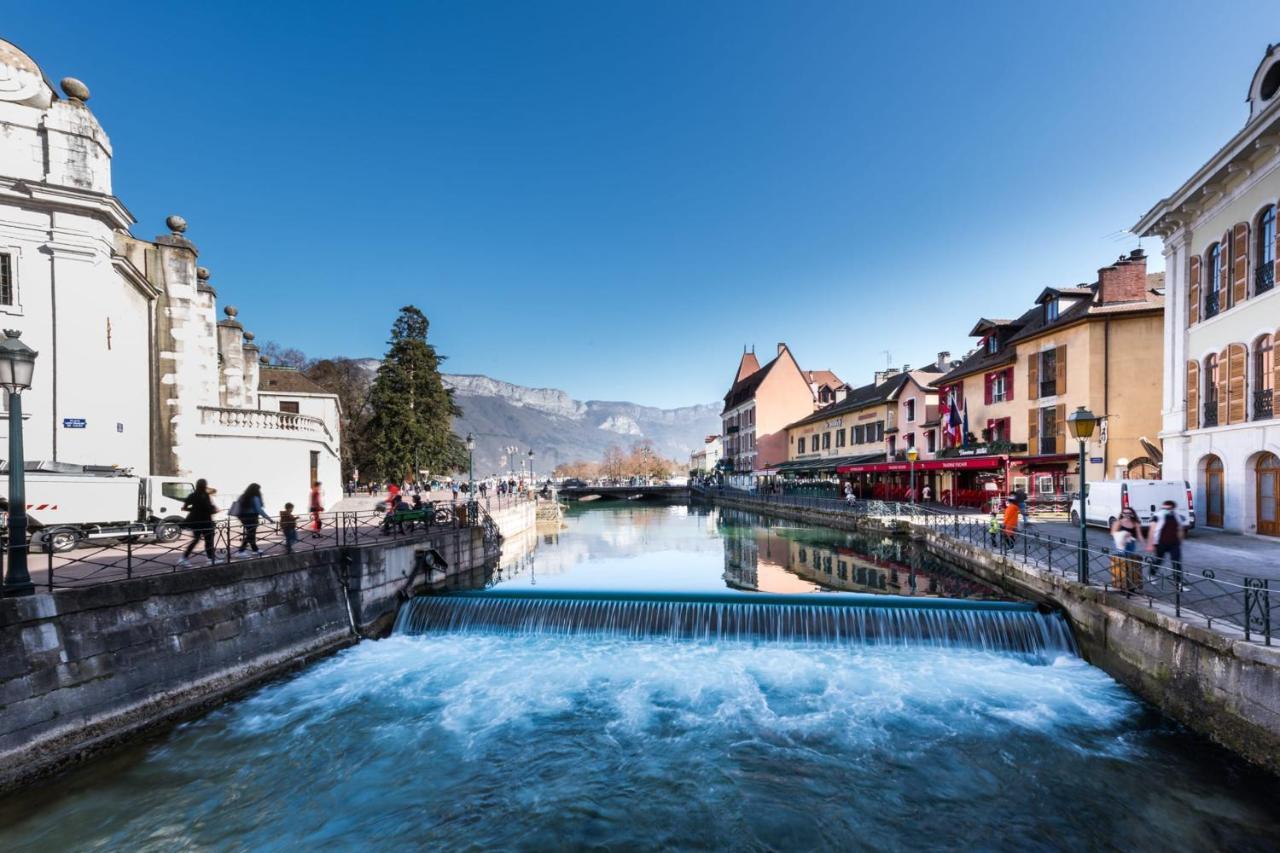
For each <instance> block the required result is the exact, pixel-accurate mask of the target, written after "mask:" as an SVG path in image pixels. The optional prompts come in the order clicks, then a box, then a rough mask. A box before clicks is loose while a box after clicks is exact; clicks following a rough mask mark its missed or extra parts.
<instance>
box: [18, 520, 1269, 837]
mask: <svg viewBox="0 0 1280 853" xmlns="http://www.w3.org/2000/svg"><path fill="white" fill-rule="evenodd" d="M486 587H487V589H482V590H471V591H468V592H466V593H465V594H463V595H461V596H457V597H455V598H451V599H448V600H445V601H441V600H439V599H434V600H424V599H419V600H417V601H415V602H413V603H411V604H410V605H409V606H408V607H407V608H406V609H405V611H404V612H403V613H402V615H401V620H400V623H399V625H398V627H397V632H396V633H395V634H394V635H393V636H391V637H389V638H388V639H385V640H381V641H377V642H364V643H361V644H359V645H358V646H355V647H353V648H351V649H348V650H346V651H344V652H342V653H340V654H338V655H335V656H333V657H332V658H329V659H327V660H325V661H322V662H320V663H318V664H316V665H314V666H312V667H310V668H308V669H307V670H305V671H304V672H302V673H300V674H298V675H297V676H295V677H292V678H290V679H288V680H286V681H281V682H277V683H274V684H271V685H268V686H266V687H264V688H262V689H260V690H258V691H257V692H256V693H254V694H253V695H251V696H249V697H248V698H246V699H244V700H242V701H239V702H236V703H233V704H231V705H228V706H226V707H223V708H221V709H219V710H217V711H214V712H212V713H210V714H208V715H206V716H204V717H202V718H201V719H199V720H196V721H193V722H190V723H187V724H185V725H182V726H180V727H178V728H177V729H175V730H173V731H171V732H169V733H168V734H166V735H164V736H163V737H161V738H159V739H157V740H155V741H153V742H151V743H147V744H142V745H139V746H137V747H135V748H133V749H130V750H127V751H122V752H119V753H115V754H113V755H111V756H110V757H108V758H105V759H103V760H100V761H98V762H96V763H95V764H93V765H91V766H88V767H85V768H82V769H81V770H79V771H76V772H74V773H71V774H69V775H67V776H64V777H62V778H60V779H58V780H56V782H54V783H53V784H50V785H46V786H42V787H40V788H38V789H36V790H32V791H29V792H26V793H24V794H23V795H20V796H15V797H11V798H9V799H8V800H7V801H6V802H5V803H4V804H3V806H2V807H0V848H3V849H57V850H62V849H120V850H173V849H275V850H292V849H300V848H316V849H343V848H354V847H363V848H370V849H374V848H376V849H454V848H459V847H467V848H472V849H486V848H498V849H534V850H538V849H557V850H558V849H576V848H583V847H598V848H602V849H655V848H677V849H683V848H691V847H692V848H715V849H735V850H737V849H748V850H750V849H760V850H808V849H840V850H844V849H851V848H856V849H911V850H916V849H943V848H946V849H951V848H956V847H961V846H965V847H977V848H983V849H1010V850H1013V849H1017V850H1023V849H1098V848H1105V849H1140V850H1147V849H1165V850H1210V849H1212V850H1273V849H1276V844H1277V839H1278V838H1280V816H1278V815H1277V810H1276V809H1275V807H1274V803H1275V801H1276V800H1275V796H1276V794H1277V788H1276V784H1275V781H1274V780H1273V779H1272V778H1271V777H1268V776H1266V775H1264V774H1262V773H1259V772H1256V771H1254V770H1251V769H1250V768H1248V767H1246V766H1244V765H1243V764H1242V763H1241V762H1238V761H1236V760H1234V759H1233V758H1231V757H1230V756H1229V755H1227V754H1225V753H1224V752H1223V751H1221V750H1219V749H1217V748H1214V747H1212V746H1210V745H1208V744H1206V743H1205V742H1204V741H1202V740H1201V739H1199V738H1197V737H1195V736H1193V735H1191V734H1189V733H1187V732H1185V731H1184V730H1182V729H1181V728H1180V727H1178V726H1176V725H1173V724H1171V723H1170V722H1169V721H1168V720H1166V719H1164V718H1163V717H1161V716H1160V715H1159V714H1158V713H1156V712H1155V711H1153V710H1152V709H1151V708H1150V707H1148V706H1146V705H1145V704H1144V703H1142V702H1141V701H1139V700H1138V699H1137V698H1136V697H1134V696H1133V695H1132V694H1131V693H1129V692H1128V691H1127V690H1125V689H1124V688H1123V687H1121V686H1120V685H1118V684H1117V683H1116V682H1115V681H1113V680H1112V679H1111V678H1110V677H1108V676H1107V675H1106V674H1105V673H1103V672H1101V671H1100V670H1098V669H1095V668H1093V667H1091V666H1089V665H1088V664H1086V663H1085V662H1083V661H1082V660H1081V659H1080V658H1079V657H1077V656H1076V655H1075V653H1074V651H1073V649H1074V646H1073V645H1072V643H1071V639H1070V636H1069V634H1068V633H1066V632H1065V631H1063V630H1061V628H1062V627H1063V623H1062V622H1061V620H1060V619H1059V618H1058V617H1056V616H1054V615H1052V614H1039V613H1036V612H1034V610H1031V609H1028V608H1026V607H1024V606H1022V605H1020V604H1019V603H1016V602H1006V601H1004V600H1003V599H1004V598H1005V597H1004V596H1001V595H999V594H998V593H997V591H996V590H994V589H991V588H989V587H987V586H985V585H983V584H981V583H977V582H974V581H972V580H969V579H966V578H965V577H964V576H963V575H962V574H961V573H959V572H957V571H956V570H955V569H953V568H951V567H949V566H947V565H945V564H942V563H939V562H937V561H921V560H920V559H919V558H918V557H916V556H914V555H913V554H912V553H911V551H910V549H909V547H908V546H907V545H906V544H905V543H902V542H899V541H895V540H893V539H865V538H861V537H858V536H854V535H852V534H847V533H843V532H837V531H830V530H819V529H813V528H807V527H804V526H802V525H797V524H794V523H781V522H778V521H776V520H766V519H763V518H758V517H754V516H751V515H746V514H742V513H738V512H729V511H715V510H706V509H697V508H686V507H682V506H675V507H672V506H636V505H632V504H623V505H614V506H601V507H598V508H591V509H586V510H575V511H573V512H571V513H570V515H569V516H568V518H567V519H566V526H565V527H564V528H563V529H562V530H560V531H558V532H551V533H546V534H544V535H543V536H542V537H541V538H540V541H539V542H538V545H537V547H536V549H533V550H531V551H529V552H528V553H525V554H519V555H509V556H508V559H507V560H506V562H505V563H504V565H503V566H502V567H501V570H500V571H497V572H495V573H493V575H492V576H491V577H489V578H488V579H487V583H486ZM761 592H764V593H773V594H775V595H779V596H781V597H780V598H778V599H772V600H771V601H770V603H769V604H763V603H760V602H762V601H764V600H765V598H766V596H764V595H761V594H760V593H761ZM640 593H642V594H640ZM876 596H883V597H882V598H875V597H876ZM877 603H878V604H879V605H880V606H877ZM788 608H789V609H788ZM593 614H594V615H593ZM975 614H978V615H976V616H975ZM963 625H968V627H965V628H963V630H961V628H960V627H957V626H963ZM859 626H861V627H859Z"/></svg>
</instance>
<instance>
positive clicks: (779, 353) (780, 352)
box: [778, 341, 787, 355]
mask: <svg viewBox="0 0 1280 853" xmlns="http://www.w3.org/2000/svg"><path fill="white" fill-rule="evenodd" d="M786 348H787V345H786V344H784V343H783V342H782V341H778V355H782V351H783V350H784V349H786Z"/></svg>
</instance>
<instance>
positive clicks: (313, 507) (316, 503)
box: [307, 480, 324, 537]
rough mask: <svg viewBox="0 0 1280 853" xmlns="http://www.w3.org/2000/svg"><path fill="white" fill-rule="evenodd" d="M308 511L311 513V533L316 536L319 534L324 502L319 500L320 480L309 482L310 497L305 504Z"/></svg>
mask: <svg viewBox="0 0 1280 853" xmlns="http://www.w3.org/2000/svg"><path fill="white" fill-rule="evenodd" d="M307 509H308V511H309V512H310V513H311V535H312V537H316V536H319V535H320V526H321V525H320V513H322V512H324V504H323V503H322V502H321V500H320V481H319V480H316V481H315V482H314V483H312V484H311V497H310V502H309V503H308V505H307Z"/></svg>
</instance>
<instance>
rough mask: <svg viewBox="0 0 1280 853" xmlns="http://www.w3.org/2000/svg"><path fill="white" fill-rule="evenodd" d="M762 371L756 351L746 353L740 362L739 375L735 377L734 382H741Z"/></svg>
mask: <svg viewBox="0 0 1280 853" xmlns="http://www.w3.org/2000/svg"><path fill="white" fill-rule="evenodd" d="M759 369H760V359H758V358H756V354H755V351H754V350H752V351H751V352H744V353H743V354H742V360H741V361H739V362H738V375H737V376H735V377H733V381H734V382H740V381H741V380H743V379H746V378H747V377H748V376H750V375H751V374H753V373H755V372H756V371H757V370H759Z"/></svg>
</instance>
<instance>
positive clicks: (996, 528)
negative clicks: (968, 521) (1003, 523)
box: [987, 510, 1000, 548]
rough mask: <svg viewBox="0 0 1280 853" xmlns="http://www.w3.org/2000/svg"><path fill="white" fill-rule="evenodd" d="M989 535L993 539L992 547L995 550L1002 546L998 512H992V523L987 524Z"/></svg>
mask: <svg viewBox="0 0 1280 853" xmlns="http://www.w3.org/2000/svg"><path fill="white" fill-rule="evenodd" d="M987 535H988V537H989V538H990V539H991V547H992V548H995V547H997V546H999V544H1000V517H999V516H997V515H996V511H995V510H992V511H991V521H989V522H988V523H987Z"/></svg>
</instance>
